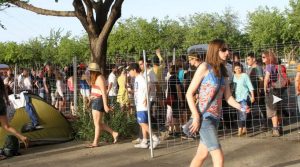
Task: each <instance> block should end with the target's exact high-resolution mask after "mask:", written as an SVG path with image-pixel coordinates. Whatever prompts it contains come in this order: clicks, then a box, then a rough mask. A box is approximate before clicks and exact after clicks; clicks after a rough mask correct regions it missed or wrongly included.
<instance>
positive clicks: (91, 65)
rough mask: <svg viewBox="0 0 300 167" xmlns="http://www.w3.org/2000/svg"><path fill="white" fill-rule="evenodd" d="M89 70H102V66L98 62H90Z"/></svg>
mask: <svg viewBox="0 0 300 167" xmlns="http://www.w3.org/2000/svg"><path fill="white" fill-rule="evenodd" d="M88 70H89V71H99V72H100V67H99V65H98V64H97V63H90V64H89V67H88Z"/></svg>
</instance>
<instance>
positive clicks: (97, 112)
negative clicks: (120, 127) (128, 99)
mask: <svg viewBox="0 0 300 167" xmlns="http://www.w3.org/2000/svg"><path fill="white" fill-rule="evenodd" d="M88 69H89V71H90V75H91V80H90V81H91V86H92V90H91V96H90V100H91V104H92V115H93V120H94V126H95V136H94V141H93V143H92V144H90V145H88V146H87V147H88V148H94V147H98V141H99V137H100V132H101V131H102V130H105V131H107V132H109V133H110V134H111V135H112V136H113V138H114V143H116V142H117V140H118V135H119V133H118V132H115V131H113V130H112V129H111V128H110V127H109V126H107V125H106V124H105V123H104V122H103V116H104V115H103V114H104V112H109V110H110V108H109V106H108V103H107V93H106V86H105V79H104V77H103V76H102V75H101V72H100V68H99V65H98V64H96V63H90V64H89V67H88Z"/></svg>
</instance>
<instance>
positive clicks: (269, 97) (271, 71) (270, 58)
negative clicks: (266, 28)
mask: <svg viewBox="0 0 300 167" xmlns="http://www.w3.org/2000/svg"><path fill="white" fill-rule="evenodd" d="M262 60H263V63H265V65H266V66H265V77H264V92H265V102H266V108H267V117H268V118H271V120H272V125H273V130H272V136H273V137H279V136H280V133H279V123H280V119H281V112H279V111H278V110H277V104H276V103H273V100H274V99H273V96H278V95H279V91H278V89H275V88H274V87H273V86H272V83H275V82H276V81H277V79H278V78H277V71H276V63H277V62H276V60H277V59H276V57H275V54H274V53H273V52H272V51H271V50H267V51H264V52H263V53H262Z"/></svg>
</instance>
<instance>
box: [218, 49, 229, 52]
mask: <svg viewBox="0 0 300 167" xmlns="http://www.w3.org/2000/svg"><path fill="white" fill-rule="evenodd" d="M219 51H221V52H226V51H230V50H229V49H228V48H220V49H219Z"/></svg>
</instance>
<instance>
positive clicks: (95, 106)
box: [91, 97, 105, 112]
mask: <svg viewBox="0 0 300 167" xmlns="http://www.w3.org/2000/svg"><path fill="white" fill-rule="evenodd" d="M91 104H92V110H97V111H99V112H105V110H104V106H103V100H102V97H97V98H95V99H93V100H92V101H91Z"/></svg>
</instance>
